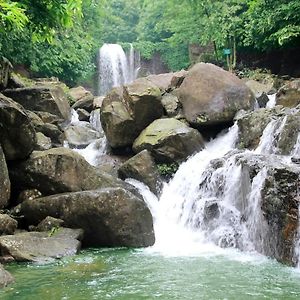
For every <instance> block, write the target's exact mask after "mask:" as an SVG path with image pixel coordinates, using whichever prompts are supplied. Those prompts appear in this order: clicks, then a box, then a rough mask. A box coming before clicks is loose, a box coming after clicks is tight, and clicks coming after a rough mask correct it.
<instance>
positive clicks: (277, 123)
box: [129, 117, 300, 264]
mask: <svg viewBox="0 0 300 300" xmlns="http://www.w3.org/2000/svg"><path fill="white" fill-rule="evenodd" d="M285 122H286V117H280V118H279V119H277V120H271V122H270V123H269V125H268V126H267V127H266V128H265V130H264V133H263V135H262V138H261V145H260V146H259V147H258V150H255V151H249V150H245V151H238V150H236V149H235V144H236V142H237V138H238V127H237V125H236V124H235V125H234V126H233V127H232V128H230V130H229V131H228V132H227V133H225V134H222V135H220V136H218V137H217V138H216V139H215V140H212V141H210V142H209V143H207V144H206V147H205V148H204V149H203V150H201V151H200V152H199V153H197V154H195V155H194V156H192V157H191V158H189V159H188V160H187V161H186V162H184V163H182V164H181V165H180V167H179V169H178V171H177V172H176V174H175V175H174V177H173V178H172V179H171V181H170V182H169V183H165V185H164V187H163V190H162V194H161V196H160V199H157V198H156V196H155V195H153V194H152V193H151V192H150V191H149V189H148V188H147V187H146V186H145V185H144V184H142V183H139V182H137V181H135V180H129V183H131V184H132V185H134V186H135V187H136V188H137V189H138V190H139V191H140V193H141V194H142V195H143V197H144V199H145V201H146V202H147V203H148V206H149V208H150V210H151V212H152V215H153V219H154V230H155V237H156V242H155V245H154V246H153V247H152V248H151V249H149V250H147V251H151V252H159V253H160V254H163V255H168V256H170V255H171V256H190V255H192V256H193V255H199V254H203V253H205V254H207V253H215V254H216V253H223V252H222V251H225V250H224V248H231V249H240V250H242V251H244V252H246V253H256V254H257V253H261V254H265V253H268V252H269V251H268V250H269V248H268V247H272V246H271V245H270V234H271V233H270V230H269V225H268V223H267V221H266V219H265V217H264V214H263V211H262V209H261V206H262V195H261V192H262V190H263V188H264V186H265V180H266V178H267V176H268V169H267V168H266V167H263V168H261V169H260V170H259V171H258V173H257V174H254V176H253V177H252V178H251V177H250V173H249V170H248V169H247V168H245V169H243V168H242V160H243V159H244V158H245V159H247V157H251V156H253V155H259V156H261V155H267V156H269V154H270V153H274V152H276V149H277V144H276V142H275V143H274V140H273V135H274V134H275V135H276V136H279V135H280V134H281V131H282V130H283V127H284V125H285ZM270 136H271V137H272V138H270ZM298 143H299V138H298V141H297V144H296V145H295V146H294V152H295V151H297V149H298ZM299 209H300V208H299ZM295 255H296V256H297V258H296V260H295V261H298V264H300V263H299V258H300V221H299V230H298V239H297V241H296V243H295Z"/></svg>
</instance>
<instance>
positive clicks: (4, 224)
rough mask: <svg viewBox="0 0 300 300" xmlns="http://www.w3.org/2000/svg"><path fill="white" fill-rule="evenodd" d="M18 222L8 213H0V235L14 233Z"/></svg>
mask: <svg viewBox="0 0 300 300" xmlns="http://www.w3.org/2000/svg"><path fill="white" fill-rule="evenodd" d="M17 227H18V222H17V221H16V220H15V219H13V218H12V217H10V216H9V215H5V214H0V235H4V234H14V232H15V230H16V229H17Z"/></svg>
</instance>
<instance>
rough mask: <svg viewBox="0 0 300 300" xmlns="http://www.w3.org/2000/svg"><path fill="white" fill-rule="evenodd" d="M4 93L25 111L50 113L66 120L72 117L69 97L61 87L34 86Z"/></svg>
mask: <svg viewBox="0 0 300 300" xmlns="http://www.w3.org/2000/svg"><path fill="white" fill-rule="evenodd" d="M3 93H4V94H5V95H6V96H7V97H10V98H12V99H13V100H14V101H16V102H18V103H20V104H21V105H23V106H24V108H25V109H28V110H32V111H44V112H48V113H51V114H53V115H56V116H58V117H59V118H62V119H65V120H69V119H70V117H71V114H70V105H69V102H68V99H67V96H66V94H65V93H64V91H63V89H62V88H61V87H59V86H54V85H53V86H34V87H26V88H18V89H10V90H5V92H3Z"/></svg>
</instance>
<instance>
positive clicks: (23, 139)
mask: <svg viewBox="0 0 300 300" xmlns="http://www.w3.org/2000/svg"><path fill="white" fill-rule="evenodd" d="M0 141H1V146H2V149H3V152H4V154H5V157H6V159H7V160H15V159H23V158H26V157H28V156H29V155H30V153H31V152H32V151H33V148H34V146H35V144H36V136H35V130H34V127H33V124H32V123H31V120H30V118H29V117H28V115H27V114H26V112H25V110H24V108H23V107H22V106H21V105H19V104H17V103H15V102H14V101H13V100H11V99H9V98H7V97H5V96H3V95H2V94H0Z"/></svg>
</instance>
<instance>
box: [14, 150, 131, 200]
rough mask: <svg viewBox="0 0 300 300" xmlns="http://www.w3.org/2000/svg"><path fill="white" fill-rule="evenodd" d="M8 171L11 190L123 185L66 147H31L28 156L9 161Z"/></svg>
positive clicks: (69, 189) (48, 190) (58, 190)
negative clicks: (48, 148)
mask: <svg viewBox="0 0 300 300" xmlns="http://www.w3.org/2000/svg"><path fill="white" fill-rule="evenodd" d="M9 173H10V177H11V181H12V185H13V186H14V189H15V190H17V191H24V190H27V189H37V190H39V191H40V192H41V193H42V194H43V195H52V194H57V193H64V192H76V191H83V190H91V189H97V188H102V187H111V186H125V183H123V182H122V180H120V179H119V180H118V179H117V178H114V177H112V176H110V175H108V174H105V173H100V172H97V169H96V168H94V167H92V166H91V165H90V164H89V163H88V162H86V160H85V159H84V158H83V157H82V156H81V155H79V154H78V153H76V152H75V151H73V150H71V149H67V148H53V149H50V150H47V151H35V152H33V153H32V155H31V156H30V158H29V159H28V160H26V161H23V162H16V163H14V164H12V165H11V167H10V170H9Z"/></svg>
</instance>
